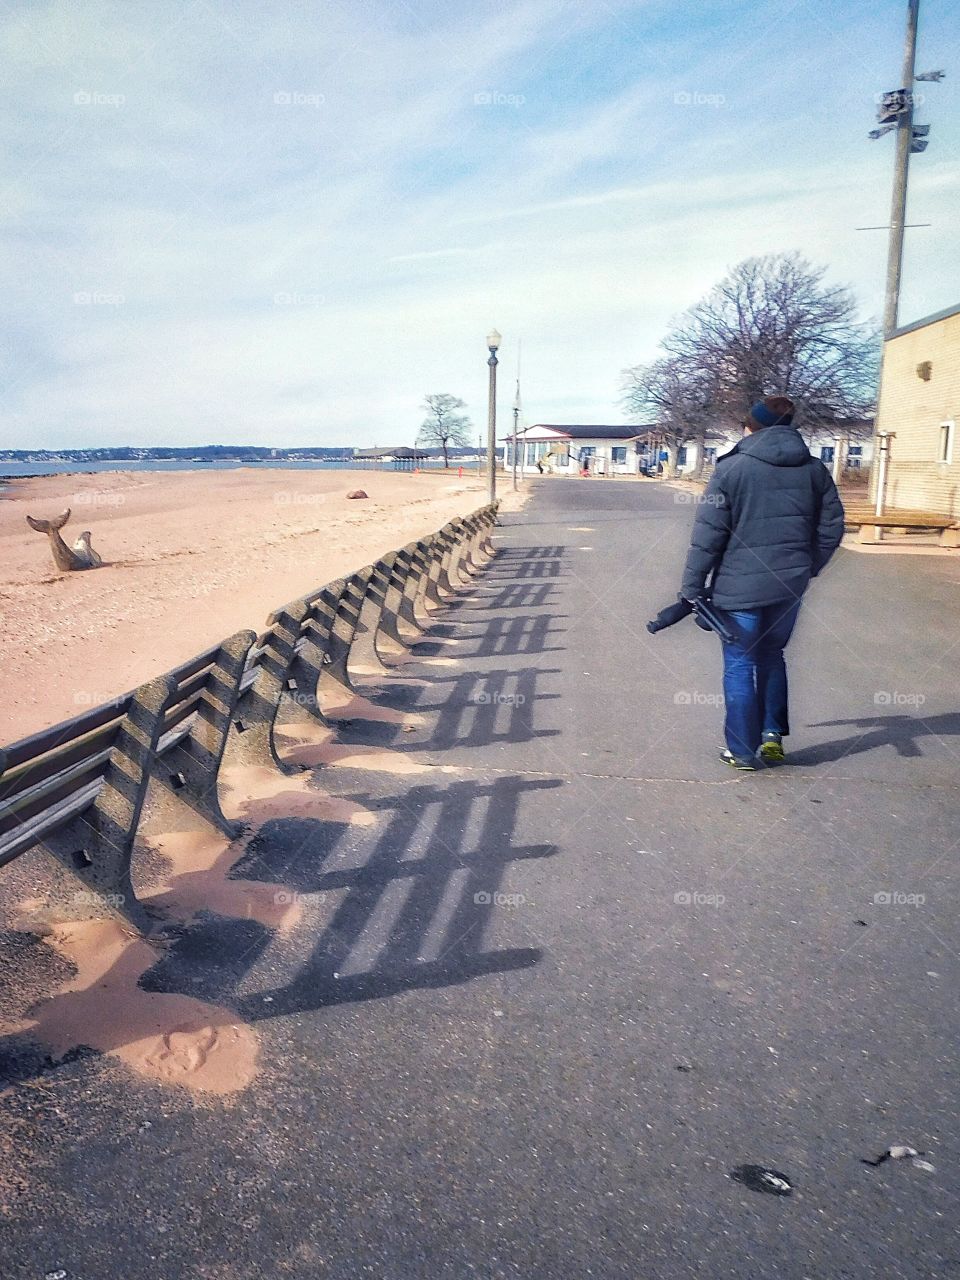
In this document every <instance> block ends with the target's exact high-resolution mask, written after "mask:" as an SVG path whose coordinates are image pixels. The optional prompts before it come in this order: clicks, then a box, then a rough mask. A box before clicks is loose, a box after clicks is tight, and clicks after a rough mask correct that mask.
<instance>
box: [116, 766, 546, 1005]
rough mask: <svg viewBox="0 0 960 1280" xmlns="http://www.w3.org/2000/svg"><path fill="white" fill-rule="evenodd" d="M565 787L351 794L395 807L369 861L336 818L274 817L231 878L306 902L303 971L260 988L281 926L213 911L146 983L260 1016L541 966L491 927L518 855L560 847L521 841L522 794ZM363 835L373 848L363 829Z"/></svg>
mask: <svg viewBox="0 0 960 1280" xmlns="http://www.w3.org/2000/svg"><path fill="white" fill-rule="evenodd" d="M561 785H562V783H561V782H560V780H559V779H555V780H554V779H538V780H534V781H531V780H528V779H521V778H517V777H501V778H497V779H495V780H494V781H493V782H483V783H480V782H474V781H465V782H453V783H450V784H448V785H444V786H435V785H432V784H425V785H420V786H414V787H411V788H410V789H409V790H407V791H404V792H403V794H397V795H391V796H386V797H374V796H371V795H368V794H355V795H354V794H351V795H350V796H349V798H350V800H351V801H353V802H355V803H357V804H360V805H363V806H364V807H365V808H367V809H369V810H370V811H372V812H375V813H380V814H388V815H389V819H388V822H387V824H386V826H385V827H384V828H383V829H382V830H381V831H380V832H379V833H378V834H377V835H376V836H375V837H374V841H373V845H372V848H370V849H369V852H368V854H367V855H366V856H365V857H363V861H362V862H359V863H358V862H357V861H356V854H357V849H356V847H355V845H354V842H353V841H350V840H348V839H346V829H344V832H342V833H340V835H339V838H337V837H335V838H334V839H333V840H331V835H330V831H329V825H330V824H328V823H323V822H319V821H317V820H315V819H277V820H274V821H273V822H271V823H269V824H267V825H265V826H264V827H263V828H262V829H261V831H260V832H259V833H258V834H257V836H256V837H255V838H254V839H253V840H252V841H251V843H250V845H249V846H248V848H247V850H246V852H245V853H244V855H243V856H242V857H241V859H240V861H239V862H238V863H237V865H236V866H235V867H234V868H233V871H232V875H234V876H236V877H238V878H244V879H246V880H258V879H262V880H265V881H266V882H268V883H281V884H283V885H285V886H287V889H286V890H285V893H286V895H287V898H288V900H290V901H294V900H295V901H297V902H298V903H299V904H300V905H301V907H302V908H303V911H304V919H303V921H302V928H303V929H304V931H305V932H306V933H307V935H308V936H312V938H313V943H312V946H311V948H310V953H309V956H308V958H307V959H306V961H305V962H304V963H303V965H302V967H301V968H300V969H299V971H298V972H297V974H296V975H295V977H293V978H292V979H291V981H290V982H288V983H286V984H284V985H279V986H271V987H269V988H267V989H262V990H260V989H258V990H253V989H251V988H252V987H253V986H254V984H255V982H256V978H255V969H256V966H257V964H258V962H259V961H260V960H261V959H265V958H266V957H267V952H268V951H269V949H270V947H271V943H272V941H273V936H274V935H273V931H272V930H270V929H267V928H266V927H265V926H263V925H260V924H258V923H256V922H254V921H250V920H224V919H222V918H219V917H210V918H208V919H200V920H196V921H194V922H193V923H192V924H191V925H189V926H188V927H187V928H186V929H185V930H184V931H183V933H182V935H181V936H180V937H179V938H177V939H174V941H173V944H172V945H171V946H170V948H169V950H168V952H167V953H166V954H165V955H164V956H163V958H162V959H161V960H160V961H159V962H158V964H157V965H155V966H154V967H153V968H152V969H151V970H150V971H149V973H148V974H146V975H144V977H143V979H142V980H141V986H143V987H144V988H145V989H147V990H151V991H167V992H173V991H180V990H182V991H184V992H185V993H189V994H191V995H195V996H199V997H201V998H204V999H207V1000H210V1001H213V1002H215V1003H217V1004H225V1005H227V1006H229V1007H232V1008H235V1009H236V1011H237V1012H238V1013H239V1014H240V1016H242V1017H243V1018H244V1019H245V1020H247V1021H249V1022H257V1021H262V1020H264V1019H268V1018H273V1017H278V1016H281V1015H284V1014H292V1013H301V1012H306V1011H309V1010H314V1009H320V1008H323V1007H325V1006H329V1005H334V1004H345V1003H351V1002H356V1001H365V1000H373V999H383V998H385V997H388V996H392V995H396V994H398V993H400V992H402V991H412V990H418V989H423V988H432V987H438V986H450V985H454V984H457V983H460V982H466V981H469V980H470V979H473V978H476V977H480V976H482V975H485V974H491V973H505V972H511V971H514V970H518V969H525V968H529V967H530V966H532V965H534V964H536V963H537V962H538V961H539V960H540V958H541V951H540V949H539V948H536V947H514V948H506V949H500V950H487V949H486V948H485V944H484V935H485V931H486V928H487V926H488V924H489V922H490V921H491V918H492V915H493V913H494V912H495V911H496V910H497V907H498V902H499V900H500V899H501V886H502V884H503V880H504V875H505V872H506V870H507V868H508V867H509V865H510V863H511V862H515V861H518V860H521V859H530V858H547V857H552V856H554V855H555V854H556V853H557V852H558V850H557V848H556V846H554V845H550V844H529V845H513V844H512V843H511V841H512V838H513V830H514V827H515V824H516V818H517V811H518V806H519V801H520V797H521V796H522V795H523V794H524V793H525V792H528V791H532V790H543V789H549V788H553V787H559V786H561ZM474 828H478V834H477V841H476V847H474V848H468V849H465V848H463V842H462V837H463V833H464V832H465V831H469V830H471V829H474ZM359 843H360V846H361V850H362V849H363V846H364V844H365V842H364V840H363V838H362V837H361V840H360V842H359ZM331 899H332V900H333V901H332V902H331ZM268 972H273V968H272V966H268ZM198 975H200V978H201V983H202V985H200V986H198V983H197V977H198ZM241 988H246V989H245V990H241Z"/></svg>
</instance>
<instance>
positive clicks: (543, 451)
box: [503, 422, 644, 475]
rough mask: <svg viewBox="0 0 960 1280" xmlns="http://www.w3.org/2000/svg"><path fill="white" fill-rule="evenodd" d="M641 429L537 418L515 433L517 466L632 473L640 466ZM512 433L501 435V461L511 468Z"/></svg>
mask: <svg viewBox="0 0 960 1280" xmlns="http://www.w3.org/2000/svg"><path fill="white" fill-rule="evenodd" d="M642 434H643V429H642V428H639V427H636V426H634V425H632V424H627V425H625V426H602V425H598V426H592V425H579V426H557V425H553V424H548V423H543V422H538V423H536V424H535V425H534V426H532V427H525V428H524V429H522V430H521V431H519V432H518V433H517V469H518V470H520V471H523V472H524V473H526V472H530V471H537V470H538V467H537V464H538V463H539V464H540V467H541V468H542V469H543V471H544V472H547V473H550V474H553V475H578V474H579V473H580V472H582V471H583V470H584V468H585V467H586V468H587V469H588V470H589V472H590V474H591V475H636V474H637V473H638V472H639V471H640V469H641V460H642V458H643V454H644V447H643V446H641V444H640V441H641V437H642ZM513 447H514V438H513V435H512V434H511V435H509V436H506V437H504V442H503V465H504V468H505V470H507V471H512V470H513Z"/></svg>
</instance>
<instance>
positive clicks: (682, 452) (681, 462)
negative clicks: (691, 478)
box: [677, 444, 687, 467]
mask: <svg viewBox="0 0 960 1280" xmlns="http://www.w3.org/2000/svg"><path fill="white" fill-rule="evenodd" d="M686 465H687V446H686V445H685V444H682V445H681V446H680V448H679V449H678V450H677V466H678V467H685V466H686Z"/></svg>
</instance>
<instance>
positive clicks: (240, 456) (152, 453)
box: [0, 444, 353, 462]
mask: <svg viewBox="0 0 960 1280" xmlns="http://www.w3.org/2000/svg"><path fill="white" fill-rule="evenodd" d="M352 457H353V450H352V449H346V448H343V447H340V448H339V449H336V448H334V449H330V448H298V449H267V448H261V447H260V446H258V445H242V444H199V445H188V446H186V447H185V448H169V449H165V448H139V447H137V446H135V445H114V446H113V447H111V448H107V449H0V462H57V461H60V460H65V461H67V462H144V461H178V460H185V461H196V460H197V459H199V460H200V461H209V462H263V461H269V462H306V461H310V460H315V459H321V460H322V461H325V462H348V461H349V460H350V459H351V458H352Z"/></svg>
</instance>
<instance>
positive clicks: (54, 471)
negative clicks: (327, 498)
mask: <svg viewBox="0 0 960 1280" xmlns="http://www.w3.org/2000/svg"><path fill="white" fill-rule="evenodd" d="M460 466H462V467H463V468H464V471H465V472H469V471H470V470H472V469H475V468H476V466H477V463H476V460H474V461H472V462H460V461H459V460H457V459H453V458H452V459H451V461H450V467H449V472H451V473H453V474H454V475H456V473H457V468H458V467H460ZM244 469H248V470H250V471H256V472H264V471H358V472H363V473H365V474H368V475H370V474H380V475H386V474H390V475H392V474H394V472H395V471H396V472H397V473H398V474H402V471H401V469H400V468H396V469H395V468H394V466H393V464H392V463H379V462H370V461H366V462H365V461H364V460H362V459H351V460H349V461H346V462H341V461H335V462H334V461H326V460H320V459H317V460H313V459H298V460H293V459H287V460H279V459H249V458H237V459H210V460H208V459H205V458H199V459H188V458H138V459H128V458H115V459H106V458H104V459H98V460H97V461H96V462H76V461H73V460H69V459H65V460H64V461H63V462H59V463H58V462H53V461H50V462H0V493H2V492H3V490H4V488H5V487H6V486H7V485H8V484H9V483H10V482H11V481H13V480H43V479H45V478H47V477H49V476H71V475H77V476H80V475H96V474H98V473H104V474H111V475H113V474H116V473H117V472H121V471H132V472H145V473H151V472H152V473H154V474H156V473H157V472H161V473H164V474H168V475H174V474H176V473H178V472H194V471H201V472H215V471H240V470H244ZM419 469H420V471H421V472H426V473H429V474H433V473H435V472H439V473H440V474H443V473H444V470H445V469H444V466H443V460H442V459H439V460H435V459H433V458H428V459H426V460H424V461H422V462H420V463H419ZM403 470H405V468H404V469H403Z"/></svg>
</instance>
